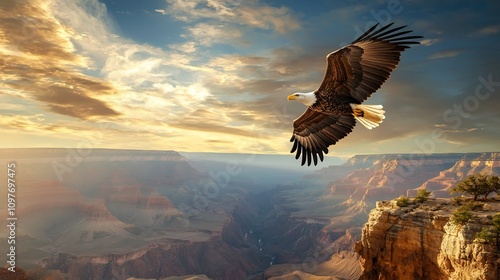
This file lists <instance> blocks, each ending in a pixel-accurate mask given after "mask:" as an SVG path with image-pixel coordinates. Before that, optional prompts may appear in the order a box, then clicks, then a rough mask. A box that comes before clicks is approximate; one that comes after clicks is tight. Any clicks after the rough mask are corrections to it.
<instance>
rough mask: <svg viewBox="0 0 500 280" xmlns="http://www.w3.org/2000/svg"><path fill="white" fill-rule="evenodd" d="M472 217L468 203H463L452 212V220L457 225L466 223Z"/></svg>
mask: <svg viewBox="0 0 500 280" xmlns="http://www.w3.org/2000/svg"><path fill="white" fill-rule="evenodd" d="M470 219H472V214H471V212H470V208H469V207H467V206H466V205H463V206H460V207H458V208H457V209H455V211H453V212H452V213H451V218H450V221H451V222H452V223H454V224H456V225H464V224H465V223H467V222H468V221H469V220H470Z"/></svg>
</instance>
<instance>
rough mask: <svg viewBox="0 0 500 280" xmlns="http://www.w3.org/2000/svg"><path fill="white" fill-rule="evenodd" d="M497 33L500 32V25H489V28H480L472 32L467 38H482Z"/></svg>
mask: <svg viewBox="0 0 500 280" xmlns="http://www.w3.org/2000/svg"><path fill="white" fill-rule="evenodd" d="M498 32H500V25H489V26H486V27H482V28H480V29H478V30H476V31H474V32H472V33H471V34H470V35H469V36H472V37H484V36H489V35H493V34H497V33H498Z"/></svg>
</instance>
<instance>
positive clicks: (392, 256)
mask: <svg viewBox="0 0 500 280" xmlns="http://www.w3.org/2000/svg"><path fill="white" fill-rule="evenodd" d="M456 207H457V206H455V205H453V204H452V202H451V200H445V199H431V200H429V201H428V202H425V203H423V204H420V205H415V204H414V205H410V206H409V207H402V208H399V207H397V206H396V202H395V201H389V202H378V203H377V207H376V208H375V209H373V210H372V211H371V212H370V216H369V219H368V223H366V224H365V226H364V228H363V234H362V239H361V241H360V242H358V243H357V244H356V251H357V252H358V253H359V254H360V255H361V264H362V266H363V268H364V272H363V275H362V276H361V278H360V279H366V280H371V279H387V280H389V279H391V280H397V279H405V280H412V279H426V280H427V279H429V280H433V279H436V280H441V279H442V280H444V279H452V280H467V279H470V280H472V279H474V280H476V279H484V280H489V279H500V258H499V257H500V255H499V252H498V251H496V248H495V247H494V245H493V244H481V243H478V242H475V241H474V239H475V234H476V233H477V232H479V231H480V230H481V228H482V227H484V226H485V225H486V224H488V220H489V218H488V216H489V217H491V215H493V214H495V213H498V211H500V202H498V201H492V202H488V203H487V205H486V206H485V209H487V210H485V211H481V212H475V213H474V214H475V218H474V219H472V220H471V221H470V222H469V223H466V224H465V225H463V226H462V225H455V224H453V223H451V222H450V221H449V219H450V215H451V212H452V211H453V209H455V208H456Z"/></svg>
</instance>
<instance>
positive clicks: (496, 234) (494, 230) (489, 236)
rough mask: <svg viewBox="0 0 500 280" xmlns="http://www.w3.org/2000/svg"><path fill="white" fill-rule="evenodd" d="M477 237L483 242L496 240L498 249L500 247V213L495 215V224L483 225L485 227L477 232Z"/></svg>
mask: <svg viewBox="0 0 500 280" xmlns="http://www.w3.org/2000/svg"><path fill="white" fill-rule="evenodd" d="M476 239H478V241H479V242H482V243H489V242H492V241H494V242H495V246H496V247H497V249H500V213H499V214H496V215H495V216H493V225H492V226H489V227H483V229H482V230H481V231H480V232H478V233H476Z"/></svg>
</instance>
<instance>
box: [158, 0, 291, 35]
mask: <svg viewBox="0 0 500 280" xmlns="http://www.w3.org/2000/svg"><path fill="white" fill-rule="evenodd" d="M167 5H168V8H166V9H162V10H161V11H158V10H157V12H160V13H166V14H169V15H170V16H172V17H174V18H175V19H177V20H181V21H186V22H193V21H197V20H200V19H205V20H206V19H213V20H217V21H219V22H221V23H225V22H226V23H234V24H237V25H242V26H249V27H256V28H261V29H271V30H274V31H276V32H278V33H286V32H290V31H294V30H297V29H299V28H300V26H301V25H300V22H299V21H298V20H297V17H296V16H295V15H294V14H293V12H292V10H290V9H289V8H287V7H273V6H269V5H266V4H262V3H259V1H256V0H251V1H244V2H241V1H234V0H222V1H215V0H167Z"/></svg>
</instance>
